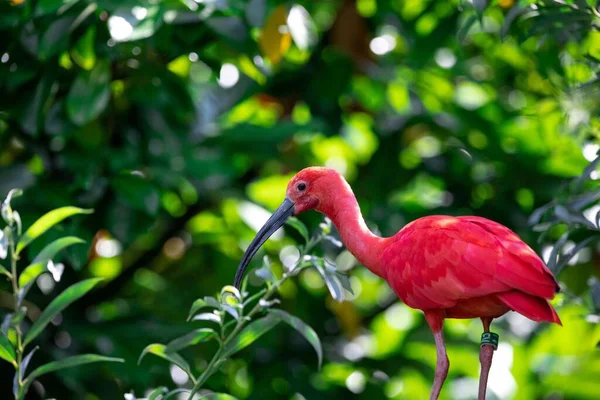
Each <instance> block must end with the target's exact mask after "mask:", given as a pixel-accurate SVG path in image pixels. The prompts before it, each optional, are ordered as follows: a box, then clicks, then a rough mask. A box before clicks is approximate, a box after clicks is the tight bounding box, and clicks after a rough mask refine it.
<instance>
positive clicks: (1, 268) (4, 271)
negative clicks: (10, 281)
mask: <svg viewBox="0 0 600 400" xmlns="http://www.w3.org/2000/svg"><path fill="white" fill-rule="evenodd" d="M0 274H2V275H6V276H8V277H9V278H10V277H11V274H10V272H9V271H8V270H7V269H6V268H4V266H3V265H0Z"/></svg>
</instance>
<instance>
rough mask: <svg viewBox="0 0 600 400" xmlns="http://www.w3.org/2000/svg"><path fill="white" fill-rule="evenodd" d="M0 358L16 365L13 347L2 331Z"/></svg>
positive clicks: (0, 336) (0, 334)
mask: <svg viewBox="0 0 600 400" xmlns="http://www.w3.org/2000/svg"><path fill="white" fill-rule="evenodd" d="M0 358H2V359H3V360H6V361H8V362H9V363H12V364H13V365H16V358H15V349H14V348H13V345H12V344H11V343H10V341H9V340H8V338H7V337H6V336H4V333H2V332H0Z"/></svg>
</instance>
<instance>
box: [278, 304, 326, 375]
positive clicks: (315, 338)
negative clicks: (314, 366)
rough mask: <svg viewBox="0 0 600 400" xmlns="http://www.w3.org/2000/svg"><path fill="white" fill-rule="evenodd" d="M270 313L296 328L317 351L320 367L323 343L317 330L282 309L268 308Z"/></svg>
mask: <svg viewBox="0 0 600 400" xmlns="http://www.w3.org/2000/svg"><path fill="white" fill-rule="evenodd" d="M269 314H270V315H274V316H275V317H276V318H278V319H279V320H281V321H283V322H285V323H287V324H288V325H290V326H291V327H292V328H294V329H295V330H297V331H298V332H299V333H300V334H301V335H302V336H304V338H305V339H306V340H308V342H309V343H310V344H311V346H312V347H313V348H314V349H315V351H316V352H317V357H318V359H319V369H321V365H322V364H323V345H322V344H321V339H319V335H317V332H315V330H314V329H313V328H311V327H310V326H308V325H307V324H306V323H304V321H302V320H301V319H300V318H298V317H295V316H293V315H291V314H289V313H287V312H285V311H283V310H279V309H277V308H273V309H270V310H269Z"/></svg>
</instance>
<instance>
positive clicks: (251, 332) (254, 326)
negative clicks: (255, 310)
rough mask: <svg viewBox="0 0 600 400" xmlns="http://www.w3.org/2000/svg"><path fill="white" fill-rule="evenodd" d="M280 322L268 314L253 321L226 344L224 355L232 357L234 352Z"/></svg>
mask: <svg viewBox="0 0 600 400" xmlns="http://www.w3.org/2000/svg"><path fill="white" fill-rule="evenodd" d="M278 323H279V320H278V319H277V318H274V317H273V316H270V315H267V316H266V317H263V318H261V319H258V320H256V321H254V322H251V323H250V324H249V325H248V326H247V327H245V328H244V329H243V330H242V331H241V332H240V333H239V335H237V336H236V337H235V338H234V339H233V340H232V341H231V342H229V343H227V345H225V348H224V350H223V354H224V357H230V356H231V355H233V354H234V353H236V352H238V351H240V350H242V349H243V348H245V347H247V346H249V345H251V344H252V343H254V342H255V341H256V340H257V339H258V338H259V337H261V336H262V335H264V334H265V333H267V332H268V331H270V330H271V329H273V328H274V327H275V325H277V324H278Z"/></svg>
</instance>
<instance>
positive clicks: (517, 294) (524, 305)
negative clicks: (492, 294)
mask: <svg viewBox="0 0 600 400" xmlns="http://www.w3.org/2000/svg"><path fill="white" fill-rule="evenodd" d="M498 298H499V299H500V300H501V301H502V302H503V303H504V304H506V305H507V306H508V307H509V308H510V309H511V310H513V311H516V312H518V313H519V314H522V315H524V316H526V317H527V318H529V319H531V320H534V321H536V322H541V321H547V322H553V323H555V324H558V325H561V326H562V322H561V321H560V318H559V317H558V314H557V313H556V310H554V308H553V307H552V306H551V305H550V303H548V300H546V299H542V298H540V297H536V296H532V295H530V294H527V293H524V292H521V291H518V290H512V291H510V292H506V293H500V294H498Z"/></svg>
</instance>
